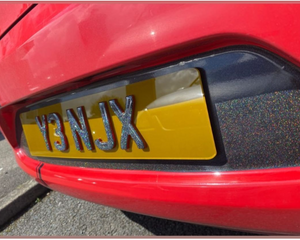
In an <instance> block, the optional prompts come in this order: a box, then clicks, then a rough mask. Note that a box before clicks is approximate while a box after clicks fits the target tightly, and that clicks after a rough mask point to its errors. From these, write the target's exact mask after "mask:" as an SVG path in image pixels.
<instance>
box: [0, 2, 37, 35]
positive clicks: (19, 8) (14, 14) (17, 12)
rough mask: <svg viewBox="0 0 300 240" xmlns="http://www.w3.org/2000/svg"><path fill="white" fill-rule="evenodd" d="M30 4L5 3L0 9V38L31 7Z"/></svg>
mask: <svg viewBox="0 0 300 240" xmlns="http://www.w3.org/2000/svg"><path fill="white" fill-rule="evenodd" d="M31 5H32V4H31V3H22V4H21V3H7V4H1V8H0V36H1V35H2V34H3V33H4V32H5V31H6V30H7V29H8V28H9V27H10V26H11V25H12V24H13V23H14V22H15V21H16V20H17V19H18V18H19V17H20V16H21V15H22V14H23V13H24V12H26V10H28V8H29V7H30V6H31Z"/></svg>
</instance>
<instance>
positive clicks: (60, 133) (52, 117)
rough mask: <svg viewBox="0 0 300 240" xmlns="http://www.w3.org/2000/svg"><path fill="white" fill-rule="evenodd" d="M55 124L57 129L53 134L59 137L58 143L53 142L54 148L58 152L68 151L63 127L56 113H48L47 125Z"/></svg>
mask: <svg viewBox="0 0 300 240" xmlns="http://www.w3.org/2000/svg"><path fill="white" fill-rule="evenodd" d="M51 122H55V123H56V125H57V128H56V129H55V134H56V135H58V136H59V137H60V141H61V142H60V143H59V141H55V142H54V146H55V147H56V149H57V150H59V151H66V150H67V149H68V140H67V137H66V135H65V133H64V125H63V122H62V120H61V118H60V116H59V114H58V113H50V114H48V123H51Z"/></svg>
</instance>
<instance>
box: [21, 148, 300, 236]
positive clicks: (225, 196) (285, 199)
mask: <svg viewBox="0 0 300 240" xmlns="http://www.w3.org/2000/svg"><path fill="white" fill-rule="evenodd" d="M16 157H17V161H18V163H19V165H20V166H21V167H22V169H23V170H24V171H25V172H27V173H28V174H30V175H31V176H34V177H35V178H36V180H37V181H39V182H41V181H40V177H41V178H42V181H44V183H46V184H47V185H48V187H49V188H51V189H53V190H57V191H60V192H62V193H65V194H68V195H71V196H74V197H77V198H81V199H85V200H88V201H91V202H95V203H98V204H103V205H107V206H111V207H115V208H119V209H123V210H127V211H132V212H136V213H141V214H146V215H152V216H158V217H162V218H167V219H174V220H181V221H186V222H190V223H198V224H204V225H210V226H221V227H228V228H236V229H245V230H252V231H253V230H254V231H261V232H263V231H267V232H273V233H276V232H278V233H293V234H297V233H298V234H299V232H300V228H299V222H300V195H299V191H300V178H299V176H300V168H299V167H295V168H286V169H276V170H274V169H272V170H252V171H236V172H207V173H203V172H202V173H199V172H197V173H178V172H174V173H172V172H158V171H157V172H154V171H127V170H126V171H124V170H103V169H87V168H77V167H63V168H62V167H60V166H56V165H51V164H44V165H43V166H42V167H40V175H39V176H37V172H36V169H37V168H38V167H39V166H41V163H40V162H38V161H34V160H32V159H30V158H28V157H27V156H26V155H25V154H24V153H23V152H22V150H17V151H16Z"/></svg>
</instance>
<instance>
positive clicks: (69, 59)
mask: <svg viewBox="0 0 300 240" xmlns="http://www.w3.org/2000/svg"><path fill="white" fill-rule="evenodd" d="M299 12H300V5H298V4H245V3H244V4H231V3H230V4H229V3H222V4H146V3H143V4H118V3H114V4H70V5H69V4H39V5H37V6H36V7H35V8H34V9H33V10H32V11H31V12H30V13H29V14H27V15H26V16H25V17H24V18H23V19H22V21H20V22H19V23H18V24H17V25H16V26H15V27H14V28H13V29H11V31H10V32H8V34H6V35H5V36H4V38H3V39H2V40H1V41H0V49H1V55H0V79H1V81H0V92H1V95H0V104H1V106H3V107H2V108H1V110H0V126H1V128H2V131H3V133H4V135H5V136H6V138H7V139H8V141H9V142H10V144H11V145H12V146H13V148H14V151H15V154H16V158H17V161H18V163H19V165H20V166H21V168H22V169H23V170H24V171H25V172H27V173H28V174H29V175H31V176H32V177H34V178H36V180H37V181H40V179H39V178H38V177H37V176H36V171H35V169H36V168H37V167H38V166H39V165H40V164H41V162H39V161H36V160H33V159H31V158H29V157H28V156H26V154H25V153H24V152H23V150H22V149H20V148H19V146H18V142H17V139H16V126H15V118H16V112H17V111H18V110H19V109H20V108H21V107H24V106H26V105H28V104H30V103H33V102H36V101H38V100H41V99H44V98H46V97H48V96H51V95H52V94H53V92H55V93H56V94H57V93H60V92H66V91H68V90H70V89H75V88H78V87H80V86H83V85H85V84H87V83H91V82H93V81H94V79H93V78H88V79H86V80H85V81H80V80H81V79H85V78H87V77H89V76H92V75H94V74H98V73H99V74H101V76H102V78H107V77H112V76H115V75H121V74H124V73H128V72H133V71H136V70H140V69H144V68H147V67H150V66H156V65H160V64H163V63H167V62H170V61H173V60H177V59H181V58H183V57H186V56H191V55H194V54H199V53H202V52H206V51H209V50H212V49H217V48H220V47H225V46H233V45H241V44H243V45H245V44H247V45H254V46H259V47H261V48H264V49H267V50H269V51H272V52H274V53H276V54H277V55H279V56H281V57H283V58H285V59H287V60H288V61H290V62H292V63H294V64H295V65H297V66H298V67H300V45H299V41H298V39H300V31H299V27H300V18H299ZM23 100H26V101H23ZM42 173H43V181H44V183H46V184H47V186H48V187H50V188H51V189H54V190H57V191H60V192H63V193H66V194H69V195H72V196H75V197H78V198H82V199H85V200H89V201H92V202H96V203H99V204H104V205H108V206H112V207H116V208H120V209H124V210H128V211H132V212H137V213H143V214H148V215H153V216H159V217H164V218H169V219H175V220H181V221H186V222H192V223H200V224H207V225H212V226H222V227H230V228H238V229H248V230H255V231H269V232H281V233H300V228H299V225H298V223H299V221H300V201H299V200H300V199H299V198H300V195H299V190H300V177H299V176H300V168H298V167H295V168H282V169H276V170H274V169H268V170H249V171H232V172H193V173H180V172H163V171H140V170H139V171H138V170H136V171H132V170H131V171H127V170H107V169H106V170H104V169H88V168H78V167H66V166H57V165H52V164H48V163H47V164H46V163H45V164H44V166H43V168H42Z"/></svg>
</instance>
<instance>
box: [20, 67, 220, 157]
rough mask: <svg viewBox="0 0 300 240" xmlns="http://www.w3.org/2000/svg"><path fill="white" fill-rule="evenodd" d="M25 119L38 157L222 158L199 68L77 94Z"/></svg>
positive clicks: (31, 146)
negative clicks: (218, 155) (217, 156)
mask: <svg viewBox="0 0 300 240" xmlns="http://www.w3.org/2000/svg"><path fill="white" fill-rule="evenodd" d="M94 92H95V91H94ZM20 118H21V123H22V127H23V130H24V134H25V137H26V140H27V144H28V147H29V151H30V154H31V155H32V156H37V157H39V156H40V157H53V158H74V159H119V160H123V159H124V160H126V159H127V160H128V159H132V160H134V159H136V160H138V159H149V160H150V159H157V160H159V159H160V160H167V159H170V160H171V159H174V160H175V159H176V160H178V159H181V160H209V159H212V158H214V157H215V155H216V147H215V142H214V138H213V133H212V129H211V123H210V119H209V115H208V110H207V105H206V101H205V96H204V93H203V86H202V82H201V76H200V72H199V71H198V70H197V69H194V68H191V69H186V70H182V71H179V72H175V73H170V74H168V75H164V76H160V77H156V78H152V79H148V80H143V81H139V82H135V83H131V84H127V85H124V86H121V87H117V88H113V87H111V88H109V90H107V89H106V90H105V91H103V90H101V88H99V92H97V93H92V94H89V95H85V96H82V95H80V96H78V97H77V96H76V94H74V98H72V99H71V100H65V101H62V102H60V103H56V104H53V105H50V106H45V107H41V108H37V109H34V110H30V111H28V112H24V113H22V114H21V115H20Z"/></svg>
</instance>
